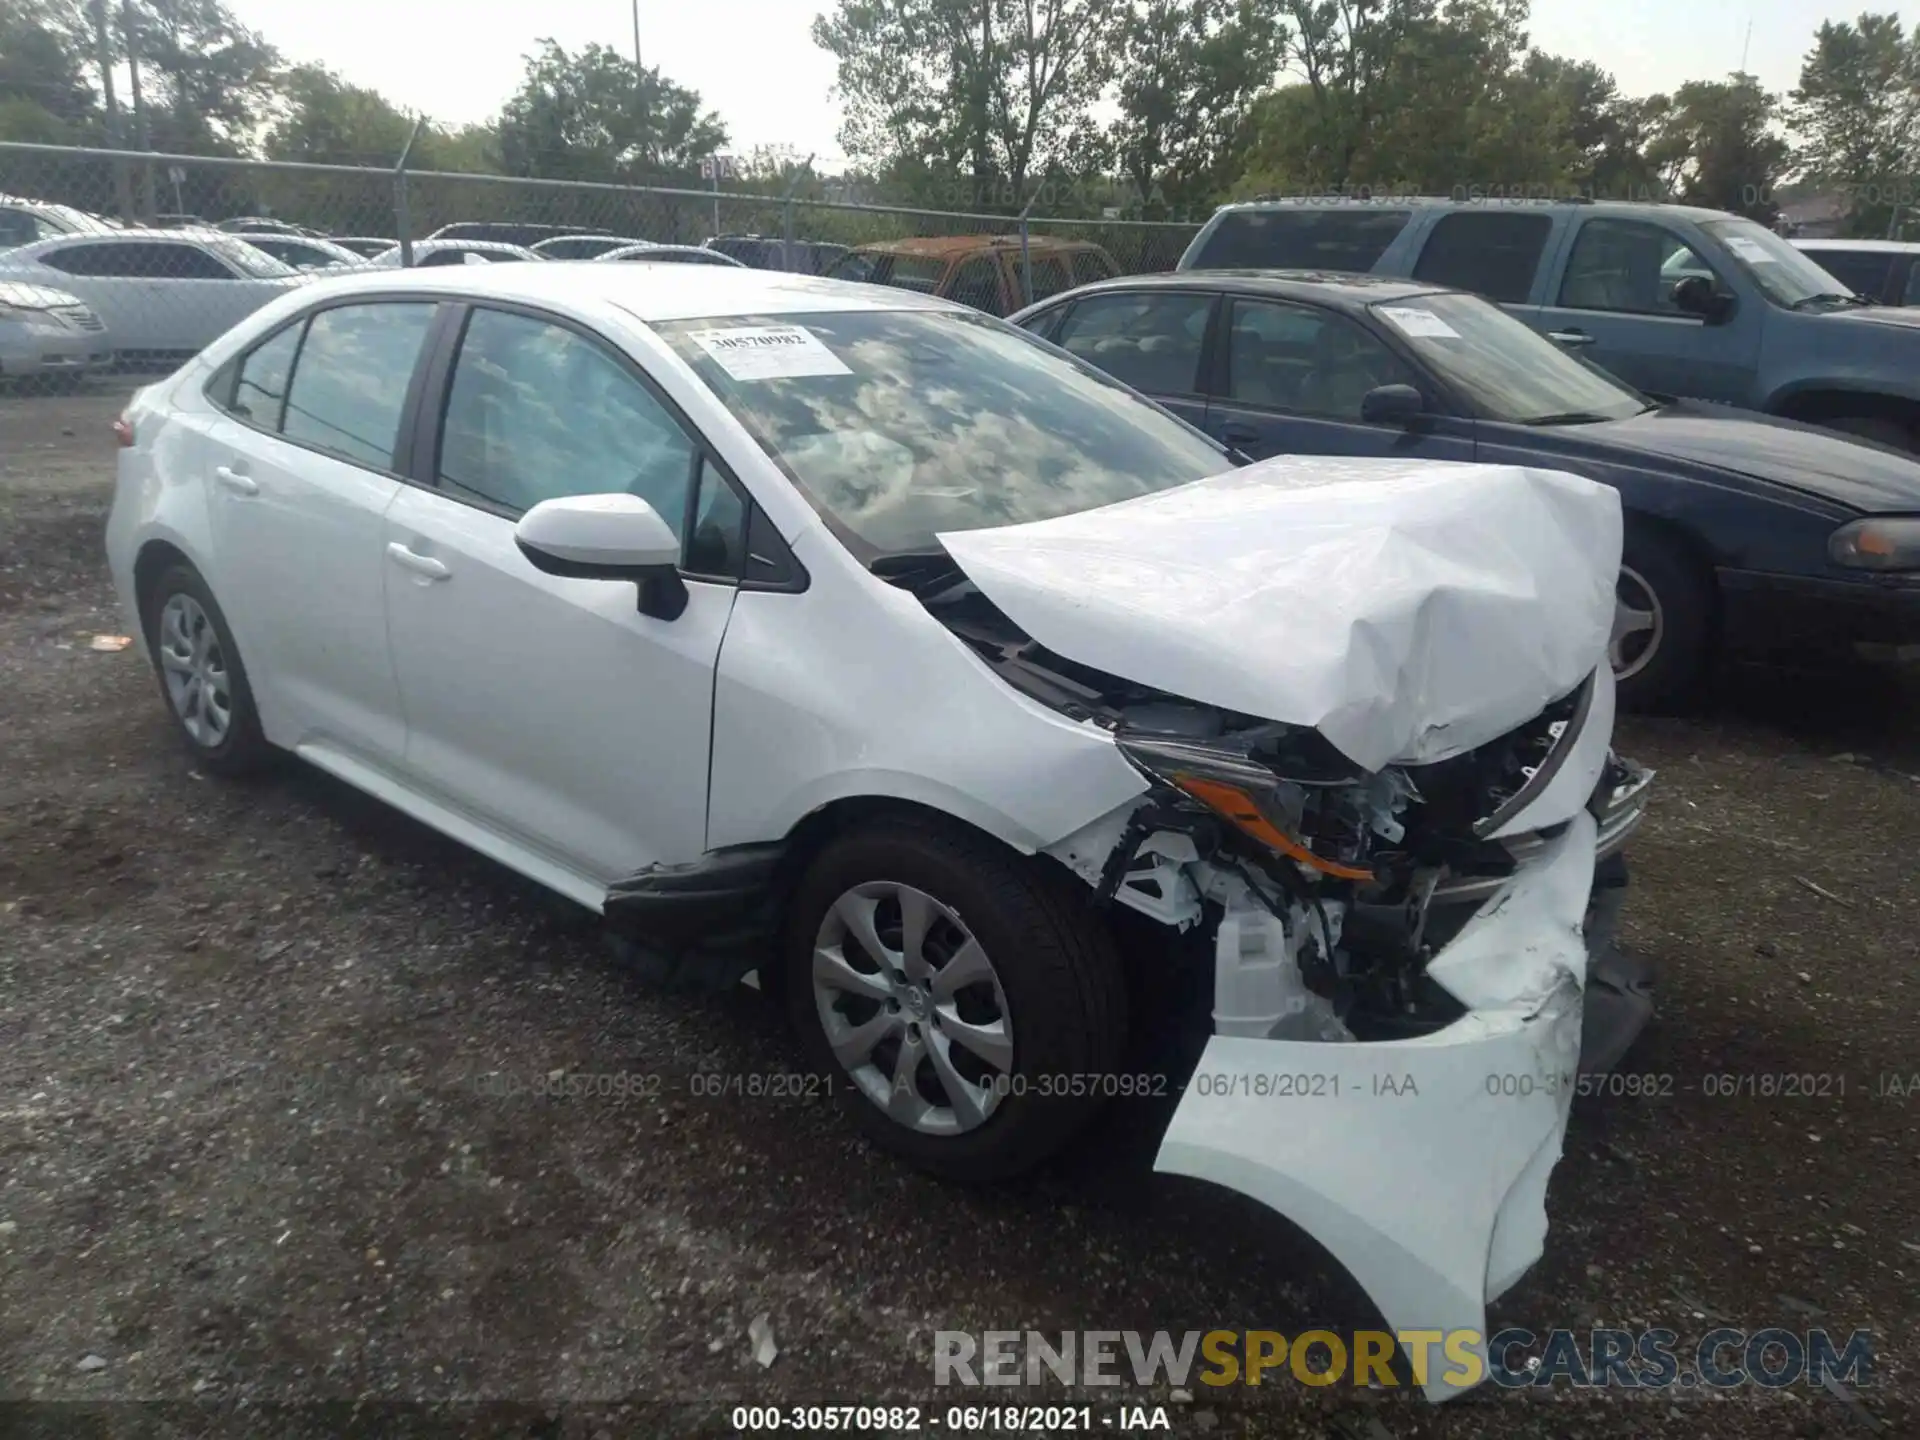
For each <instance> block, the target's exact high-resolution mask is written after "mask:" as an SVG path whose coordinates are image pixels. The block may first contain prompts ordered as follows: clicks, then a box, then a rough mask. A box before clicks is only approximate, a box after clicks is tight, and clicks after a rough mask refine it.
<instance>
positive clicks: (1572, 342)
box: [1547, 330, 1593, 348]
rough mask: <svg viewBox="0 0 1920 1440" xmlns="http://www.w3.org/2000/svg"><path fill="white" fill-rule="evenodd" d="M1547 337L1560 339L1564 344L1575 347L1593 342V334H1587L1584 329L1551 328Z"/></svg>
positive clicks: (1555, 339)
mask: <svg viewBox="0 0 1920 1440" xmlns="http://www.w3.org/2000/svg"><path fill="white" fill-rule="evenodd" d="M1547 338H1548V339H1549V340H1554V341H1558V342H1559V343H1560V344H1562V345H1569V346H1573V347H1575V348H1578V347H1579V346H1581V345H1591V344H1593V336H1591V335H1589V334H1587V332H1586V331H1584V330H1549V331H1548V332H1547Z"/></svg>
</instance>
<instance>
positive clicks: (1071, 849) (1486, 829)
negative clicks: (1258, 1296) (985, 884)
mask: <svg viewBox="0 0 1920 1440" xmlns="http://www.w3.org/2000/svg"><path fill="white" fill-rule="evenodd" d="M891 578H893V579H894V580H895V582H896V583H900V584H903V585H905V586H907V587H908V588H911V589H913V590H915V591H916V592H917V593H919V594H920V596H921V599H922V600H923V602H924V603H925V604H926V605H927V607H928V609H929V610H930V611H931V612H932V613H933V614H934V615H936V616H937V617H938V618H940V619H941V620H942V621H943V622H944V623H945V624H946V625H947V627H948V628H949V629H950V630H951V631H953V632H954V633H955V634H956V635H957V636H959V637H960V638H961V639H962V640H963V641H965V642H966V643H967V644H968V645H969V646H970V647H971V648H972V649H973V650H974V651H975V653H976V654H978V655H979V656H980V657H981V658H982V659H983V660H984V661H985V662H986V663H987V664H988V665H989V666H990V667H991V668H992V669H993V670H994V671H995V672H996V673H997V674H998V675H999V676H1000V677H1001V678H1002V679H1003V680H1005V681H1006V682H1007V683H1009V684H1011V685H1013V686H1014V687H1015V688H1017V689H1020V690H1021V691H1023V692H1024V693H1026V694H1028V695H1029V696H1031V697H1033V698H1034V699H1037V700H1039V701H1041V702H1042V703H1045V704H1047V705H1049V706H1051V707H1052V708H1055V709H1057V710H1060V711H1062V712H1064V713H1066V714H1068V715H1071V716H1073V717H1074V718H1077V719H1080V720H1082V721H1084V722H1086V723H1088V724H1090V725H1094V726H1097V727H1099V728H1101V729H1103V730H1105V731H1107V732H1108V733H1109V734H1110V735H1111V736H1112V738H1113V740H1114V743H1115V744H1116V745H1118V747H1119V748H1120V749H1121V751H1122V752H1123V753H1124V754H1125V755H1126V756H1127V757H1128V758H1129V759H1130V760H1131V761H1132V762H1133V764H1134V765H1135V766H1136V767H1137V768H1138V769H1139V770H1140V772H1141V774H1142V775H1143V777H1144V778H1145V779H1146V781H1147V782H1148V789H1147V792H1146V793H1145V794H1144V795H1143V796H1142V797H1141V798H1139V799H1138V800H1137V801H1136V802H1133V803H1131V804H1129V805H1127V806H1124V807H1122V808H1121V809H1120V810H1117V811H1115V812H1113V813H1110V814H1108V815H1105V816H1102V817H1101V818H1100V819H1099V820H1097V821H1095V822H1093V823H1092V824H1090V825H1088V826H1086V827H1084V828H1083V829H1081V830H1079V831H1077V832H1076V833H1074V834H1072V835H1069V836H1067V837H1065V838H1064V839H1062V840H1060V841H1059V842H1057V843H1056V844H1054V845H1052V846H1051V847H1049V850H1048V853H1049V854H1051V855H1052V856H1053V857H1054V858H1056V859H1058V860H1059V861H1061V862H1062V863H1064V864H1065V865H1067V866H1068V867H1069V868H1071V869H1073V870H1074V871H1075V872H1076V873H1077V874H1079V875H1080V876H1081V877H1082V878H1083V879H1084V880H1086V882H1087V883H1088V884H1089V885H1091V886H1093V887H1094V888H1095V889H1096V891H1097V893H1098V894H1099V896H1100V897H1101V898H1102V899H1103V900H1105V901H1107V902H1109V903H1111V904H1114V905H1119V906H1124V907H1127V908H1128V909H1130V910H1133V911H1137V912H1139V913H1140V914H1142V915H1145V916H1147V917H1149V918H1151V919H1153V920H1156V921H1158V922H1160V923H1161V924H1163V925H1166V926H1168V927H1171V928H1172V929H1174V930H1176V931H1179V932H1183V933H1185V934H1187V935H1188V936H1190V937H1191V936H1198V937H1200V938H1201V939H1202V941H1203V942H1210V949H1211V952H1212V963H1213V987H1212V991H1213V1004H1212V1033H1211V1035H1210V1037H1209V1038H1208V1040H1207V1042H1206V1047H1205V1050H1204V1052H1203V1054H1202V1055H1201V1058H1200V1060H1199V1063H1198V1066H1197V1068H1196V1070H1195V1072H1194V1074H1193V1075H1192V1077H1191V1078H1190V1079H1189V1081H1188V1083H1187V1084H1186V1086H1185V1088H1184V1090H1183V1092H1182V1099H1181V1101H1180V1104H1179V1107H1178V1109H1177V1110H1176V1112H1175V1114H1174V1117H1173V1120H1172V1123H1171V1125H1170V1126H1169V1128H1168V1130H1167V1132H1166V1135H1165V1137H1164V1139H1163V1141H1162V1144H1161V1149H1160V1153H1159V1157H1158V1160H1157V1162H1156V1163H1157V1168H1158V1169H1161V1170H1164V1171H1169V1172H1172V1173H1177V1174H1183V1175H1189V1176H1193V1177H1196V1178H1201V1179H1205V1180H1209V1181H1212V1182H1214V1183H1217V1184H1221V1185H1225V1186H1228V1187H1230V1188H1232V1189H1235V1190H1239V1191H1241V1192H1243V1193H1244V1194H1247V1195H1249V1196H1251V1197H1252V1198H1254V1199H1256V1200H1258V1201H1260V1202H1261V1203H1263V1204H1265V1205H1267V1206H1269V1207H1270V1208H1272V1209H1274V1210H1276V1211H1278V1212H1279V1213H1281V1214H1283V1215H1285V1216H1286V1217H1287V1218H1288V1219H1290V1220H1292V1221H1293V1222H1294V1223H1296V1224H1298V1225H1299V1226H1301V1227H1302V1228H1303V1229H1304V1230H1306V1231H1307V1232H1308V1233H1309V1234H1310V1235H1312V1236H1313V1237H1314V1239H1315V1240H1316V1241H1318V1242H1319V1243H1320V1244H1321V1245H1323V1246H1325V1248H1326V1249H1327V1250H1328V1251H1329V1252H1330V1253H1331V1254H1332V1255H1333V1256H1334V1257H1335V1258H1336V1259H1337V1260H1338V1261H1339V1262H1340V1263H1341V1264H1343V1265H1345V1266H1346V1267H1347V1268H1348V1270H1349V1271H1350V1272H1351V1273H1352V1274H1353V1275H1354V1276H1355V1278H1356V1279H1357V1280H1358V1281H1359V1282H1360V1283H1361V1284H1362V1286H1363V1287H1364V1288H1365V1289H1366V1290H1367V1292H1368V1294H1369V1296H1370V1297H1371V1298H1372V1300H1373V1301H1374V1303H1375V1304H1376V1305H1377V1306H1378V1307H1379V1309H1380V1311H1381V1313H1382V1315H1383V1316H1384V1318H1385V1319H1386V1321H1387V1323H1388V1325H1389V1326H1390V1328H1392V1329H1393V1330H1394V1331H1396V1332H1408V1331H1441V1332H1448V1333H1451V1332H1457V1331H1470V1332H1473V1333H1474V1334H1475V1335H1477V1336H1480V1337H1482V1339H1484V1336H1485V1333H1486V1326H1485V1310H1486V1306H1487V1304H1488V1303H1489V1302H1490V1301H1492V1300H1493V1299H1494V1298H1496V1297H1497V1296H1499V1295H1500V1294H1501V1293H1502V1292H1503V1291H1505V1290H1506V1289H1507V1288H1508V1287H1509V1286H1511V1285H1512V1284H1513V1283H1514V1282H1515V1281H1516V1280H1517V1279H1518V1278H1519V1277H1520V1276H1521V1275H1522V1274H1523V1273H1524V1272H1525V1270H1526V1269H1527V1268H1528V1267H1529V1266H1530V1265H1531V1264H1533V1262H1534V1261H1535V1260H1537V1259H1538V1258H1539V1256H1540V1254H1541V1249H1542V1244H1543V1241H1544V1237H1545V1233H1546V1211H1545V1195H1546V1187H1547V1180H1548V1176H1549V1174H1550V1173H1551V1171H1552V1168H1553V1165H1554V1163H1555V1162H1556V1160H1557V1159H1558V1158H1559V1154H1560V1149H1561V1142H1562V1137H1563V1135H1564V1132H1565V1127H1566V1122H1567V1114H1568V1109H1569V1106H1570V1103H1571V1099H1572V1096H1573V1094H1574V1091H1575V1089H1576V1081H1577V1076H1578V1075H1579V1073H1580V1071H1581V1069H1582V1068H1583V1058H1584V1063H1585V1065H1586V1066H1587V1067H1588V1068H1605V1067H1607V1066H1610V1065H1611V1064H1612V1063H1613V1062H1614V1061H1615V1060H1616V1059H1617V1058H1618V1056H1619V1054H1620V1052H1621V1051H1622V1050H1624V1048H1625V1047H1626V1045H1627V1044H1628V1043H1629V1042H1630V1041H1631V1039H1632V1038H1633V1035H1634V1034H1635V1033H1637V1031H1638V1029H1639V1027H1640V1026H1641V1025H1642V1024H1644V1022H1645V1020H1646V1018H1647V1015H1648V1014H1649V1013H1650V1010H1651V1006H1650V1003H1649V1002H1648V1000H1647V997H1646V994H1645V990H1644V987H1643V985H1641V983H1640V981H1639V978H1638V977H1634V976H1630V975H1629V976H1625V977H1623V976H1622V975H1621V974H1620V973H1619V971H1620V967H1621V961H1620V958H1619V957H1618V955H1617V954H1616V953H1615V952H1613V950H1612V948H1611V945H1610V943H1609V940H1610V936H1609V934H1608V932H1610V929H1611V923H1612V912H1613V909H1614V908H1615V906H1616V905H1617V902H1618V898H1619V890H1618V888H1617V884H1607V883H1602V884H1599V885H1597V884H1596V870H1597V869H1598V870H1599V871H1600V873H1601V875H1602V877H1603V880H1604V881H1617V880H1618V879H1619V878H1620V877H1619V876H1617V875H1615V874H1613V873H1612V872H1614V871H1616V870H1618V869H1619V868H1620V862H1619V861H1618V860H1617V859H1614V858H1613V857H1615V856H1617V853H1618V851H1619V850H1620V847H1621V846H1622V845H1623V844H1624V843H1625V841H1626V839H1627V837H1628V835H1629V834H1631V833H1632V831H1633V829H1634V827H1635V826H1636V825H1637V824H1638V823H1639V820H1640V818H1641V813H1642V807H1643V805H1644V802H1645V798H1646V795H1645V792H1646V787H1647V784H1648V781H1649V780H1650V778H1651V772H1649V771H1646V770H1644V769H1641V768H1640V767H1638V766H1635V765H1633V764H1631V763H1630V762H1627V761H1624V760H1622V759H1620V758H1619V757H1618V756H1616V755H1615V754H1614V753H1613V751H1612V749H1611V747H1610V739H1611V733H1612V728H1613V720H1614V686H1613V676H1612V673H1611V671H1610V670H1608V669H1607V668H1606V666H1605V665H1604V664H1602V665H1600V666H1599V667H1598V668H1596V669H1594V670H1593V671H1592V672H1591V673H1590V674H1589V675H1587V676H1586V677H1585V679H1584V680H1582V681H1581V682H1580V683H1579V684H1578V685H1577V686H1575V687H1574V688H1573V689H1571V690H1570V691H1568V692H1567V693H1565V694H1563V695H1561V696H1559V697H1558V698H1557V699H1555V700H1553V701H1552V702H1551V703H1549V704H1548V705H1547V706H1546V707H1545V708H1544V709H1543V710H1542V711H1541V712H1540V713H1538V714H1537V715H1535V716H1534V717H1533V718H1531V719H1529V720H1528V721H1526V722H1525V723H1523V724H1521V725H1519V726H1518V727H1516V728H1514V729H1512V730H1509V731H1508V732H1507V733H1505V734H1502V735H1499V736H1497V737H1495V738H1493V739H1491V740H1488V741H1486V742H1484V743H1481V744H1478V745H1475V746H1473V747H1472V748H1470V749H1467V750H1464V751H1462V752H1460V753H1457V754H1452V755H1449V756H1447V757H1446V758H1444V759H1440V760H1437V761H1429V762H1426V763H1418V764H1388V765H1385V766H1383V767H1381V768H1378V769H1373V770H1368V769H1366V768H1363V767H1362V766H1360V765H1359V764H1357V763H1356V762H1355V761H1353V760H1352V759H1350V758H1348V756H1346V755H1345V754H1343V753H1342V752H1341V751H1340V750H1339V749H1337V748H1336V747H1335V746H1334V745H1333V744H1331V743H1330V742H1329V741H1328V740H1327V739H1326V738H1325V737H1324V736H1323V735H1322V734H1321V733H1320V732H1319V731H1318V730H1316V729H1314V728H1310V727H1305V726H1300V725H1289V724H1283V723H1277V722H1273V721H1267V720H1262V719H1259V718H1257V717H1254V716H1250V715H1246V714H1241V713H1235V712H1232V711H1228V710H1224V709H1222V708H1220V707H1218V706H1215V705H1208V704H1201V703H1196V702H1192V701H1188V700H1185V699H1182V698H1180V697H1177V696H1172V695H1169V694H1167V693H1165V692H1163V691H1161V690H1158V689H1156V688H1154V687H1151V686H1146V685H1141V684H1137V683H1134V682H1131V681H1128V680H1124V679H1121V678H1118V677H1116V676H1114V675H1111V674H1108V673H1105V672H1102V671H1096V670H1093V669H1090V668H1088V667H1086V666H1083V665H1080V664H1078V663H1075V662H1074V661H1071V660H1068V659H1066V658H1065V657H1063V656H1061V655H1059V654H1057V653H1054V652H1052V651H1050V650H1048V649H1046V648H1044V647H1043V646H1041V645H1040V644H1038V643H1037V642H1036V641H1035V640H1033V639H1032V638H1031V637H1030V636H1029V635H1028V634H1027V633H1026V632H1024V631H1023V630H1021V629H1020V628H1019V627H1018V626H1016V625H1014V624H1013V622H1012V621H1011V620H1009V619H1008V618H1007V616H1006V615H1005V614H1004V613H1003V612H1001V611H1000V610H999V609H998V608H997V607H996V606H995V605H994V604H993V603H992V602H991V601H989V600H988V599H987V597H986V596H985V595H984V594H983V593H981V592H980V591H979V590H978V589H977V588H975V587H974V586H973V585H972V584H970V583H968V581H967V580H966V579H965V577H964V576H963V575H962V574H961V573H960V572H959V571H958V570H957V569H956V568H954V567H952V566H950V565H941V564H939V563H938V562H931V561H929V562H923V563H921V564H920V565H919V566H918V568H915V567H912V566H903V567H900V568H899V569H897V570H896V572H895V574H894V575H893V576H892V577H891ZM1602 967H1605V969H1606V971H1607V973H1606V974H1605V975H1602V974H1599V973H1596V972H1597V971H1599V970H1600V969H1601V968H1602ZM1602 991H1604V992H1606V997H1607V1003H1605V1004H1602V1005H1597V1006H1596V1007H1595V1011H1594V1013H1595V1015H1596V1016H1600V1017H1604V1019H1605V1024H1604V1025H1603V1026H1602V1027H1601V1028H1600V1029H1599V1030H1598V1031H1595V1030H1593V1029H1592V1028H1591V1027H1589V1033H1588V1034H1587V1035H1586V1037H1585V1039H1584V1041H1583V1015H1584V1014H1585V1009H1586V1007H1585V1004H1584V1001H1585V998H1586V996H1587V995H1588V994H1589V993H1590V992H1591V993H1595V994H1600V993H1601V992H1602ZM1583 1050H1584V1051H1585V1055H1584V1057H1583ZM1482 1358H1483V1359H1484V1350H1482ZM1457 1388H1459V1387H1458V1386H1457V1385H1455V1384H1453V1383H1451V1382H1450V1381H1449V1379H1448V1378H1447V1377H1446V1375H1445V1374H1443V1373H1440V1367H1435V1369H1434V1371H1432V1372H1430V1373H1429V1375H1428V1377H1427V1379H1426V1390H1427V1393H1428V1395H1429V1396H1430V1397H1432V1398H1435V1399H1440V1398H1445V1397H1446V1396H1447V1395H1449V1394H1451V1393H1454V1391H1455V1390H1456V1389H1457Z"/></svg>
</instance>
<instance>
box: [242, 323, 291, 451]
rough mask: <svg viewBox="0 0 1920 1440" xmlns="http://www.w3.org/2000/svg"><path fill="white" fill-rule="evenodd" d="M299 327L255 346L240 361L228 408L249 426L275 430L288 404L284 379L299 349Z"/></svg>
mask: <svg viewBox="0 0 1920 1440" xmlns="http://www.w3.org/2000/svg"><path fill="white" fill-rule="evenodd" d="M301 329H302V327H301V326H300V325H297V324H296V325H289V326H288V327H287V328H286V329H284V330H282V331H281V332H280V333H279V334H278V335H275V336H273V337H272V338H271V339H269V340H267V341H266V342H265V343H263V344H260V345H256V346H254V348H253V349H252V350H250V351H248V352H247V355H246V358H244V359H243V360H241V362H240V371H239V374H238V376H237V377H236V378H235V381H234V386H233V403H232V405H231V406H229V407H228V408H230V409H231V410H232V411H233V413H234V414H235V415H237V416H239V418H240V419H242V420H244V421H246V422H247V423H248V424H249V425H258V426H259V427H260V428H261V429H263V430H278V429H279V428H280V420H281V415H282V414H283V412H284V410H285V406H286V402H287V380H288V379H289V378H290V377H291V376H292V374H293V357H294V354H295V352H297V351H298V350H299V349H300V331H301Z"/></svg>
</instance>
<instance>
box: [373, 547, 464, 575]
mask: <svg viewBox="0 0 1920 1440" xmlns="http://www.w3.org/2000/svg"><path fill="white" fill-rule="evenodd" d="M387 554H388V555H390V556H392V557H393V559H395V560H396V561H398V562H399V563H400V564H401V565H404V566H405V567H406V568H407V569H409V570H411V571H413V573H414V574H416V575H424V576H425V577H426V578H427V579H429V580H445V579H446V578H447V577H448V576H450V575H452V574H453V572H452V571H451V570H449V569H447V567H446V566H445V565H443V564H441V563H440V562H439V561H438V560H436V559H434V558H433V557H432V556H431V555H422V554H419V553H418V552H416V551H413V550H409V549H408V548H407V547H406V546H404V545H402V544H401V543H400V542H399V541H398V540H395V541H393V542H392V543H391V544H389V545H388V546H387Z"/></svg>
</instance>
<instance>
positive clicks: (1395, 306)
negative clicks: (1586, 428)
mask: <svg viewBox="0 0 1920 1440" xmlns="http://www.w3.org/2000/svg"><path fill="white" fill-rule="evenodd" d="M1370 308H1371V309H1372V311H1373V313H1374V315H1375V316H1377V317H1378V318H1379V319H1380V320H1382V321H1384V322H1385V323H1386V324H1387V325H1388V326H1389V327H1390V328H1392V329H1394V330H1396V331H1398V332H1399V333H1400V334H1401V336H1403V337H1404V338H1405V340H1406V342H1407V344H1408V345H1410V346H1411V347H1412V348H1413V351H1414V353H1415V354H1416V355H1418V356H1419V357H1420V359H1421V360H1423V361H1425V362H1426V364H1427V366H1428V367H1429V368H1430V369H1432V370H1434V371H1436V372H1437V373H1438V374H1439V375H1440V376H1441V378H1443V379H1445V380H1448V381H1450V382H1452V384H1453V386H1454V387H1455V388H1456V389H1458V390H1460V391H1461V392H1463V393H1464V394H1465V395H1466V396H1467V397H1468V399H1470V400H1471V401H1472V402H1473V403H1474V404H1475V405H1476V406H1477V407H1478V408H1479V409H1480V411H1481V412H1482V413H1483V414H1485V415H1486V416H1487V417H1488V418H1490V419H1493V420H1504V421H1506V422H1508V423H1509V424H1513V425H1542V424H1549V423H1572V422H1575V421H1580V420H1621V419H1625V418H1626V417H1627V416H1629V415H1637V414H1639V413H1640V412H1641V411H1642V410H1645V409H1646V408H1647V407H1648V404H1649V402H1648V400H1647V398H1646V397H1645V396H1644V395H1641V394H1639V393H1638V392H1637V391H1634V390H1630V389H1628V388H1627V387H1626V386H1625V385H1622V384H1621V383H1620V382H1619V381H1618V380H1615V379H1614V378H1613V377H1612V376H1611V375H1608V374H1606V373H1604V372H1603V371H1600V370H1598V369H1596V368H1594V367H1593V366H1591V365H1589V364H1587V363H1586V362H1585V361H1583V360H1579V359H1576V358H1575V357H1574V356H1572V355H1569V354H1568V353H1567V352H1566V351H1565V350H1562V349H1561V348H1560V347H1559V346H1558V345H1556V344H1554V343H1553V342H1552V341H1551V340H1546V339H1543V338H1542V337H1540V336H1539V335H1537V334H1535V333H1534V332H1533V331H1532V330H1529V329H1528V328H1527V327H1526V326H1525V325H1523V324H1521V323H1520V322H1519V321H1518V320H1516V319H1514V318H1513V317H1512V316H1511V315H1509V314H1507V312H1506V311H1504V310H1502V309H1501V308H1500V307H1499V306H1497V305H1490V304H1488V303H1487V302H1486V301H1485V300H1482V299H1479V298H1478V297H1476V296H1473V295H1459V294H1439V295H1415V296H1413V297H1412V298H1410V299H1406V300H1393V301H1382V302H1381V303H1379V304H1377V305H1374V306H1372V307H1370Z"/></svg>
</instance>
